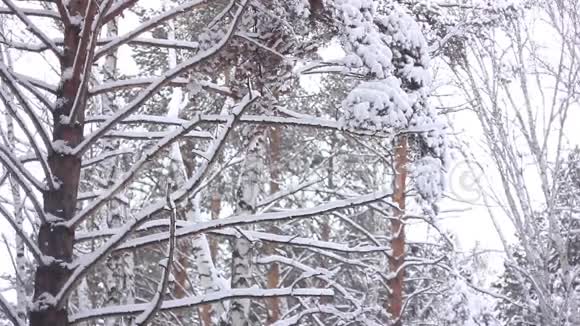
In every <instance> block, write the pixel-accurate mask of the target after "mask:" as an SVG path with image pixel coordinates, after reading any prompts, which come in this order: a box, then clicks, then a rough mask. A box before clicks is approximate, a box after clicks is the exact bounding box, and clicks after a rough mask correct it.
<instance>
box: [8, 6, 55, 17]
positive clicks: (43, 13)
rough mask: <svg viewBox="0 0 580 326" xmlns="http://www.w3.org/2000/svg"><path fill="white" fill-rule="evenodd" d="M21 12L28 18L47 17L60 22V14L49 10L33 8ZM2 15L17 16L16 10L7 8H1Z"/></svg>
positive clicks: (21, 9) (22, 9)
mask: <svg viewBox="0 0 580 326" xmlns="http://www.w3.org/2000/svg"><path fill="white" fill-rule="evenodd" d="M20 11H22V13H24V14H25V15H26V16H34V17H45V18H54V19H57V20H60V15H59V14H58V12H55V11H52V10H47V9H32V8H20ZM0 14H11V15H13V14H15V12H14V10H12V9H10V8H6V7H2V8H0Z"/></svg>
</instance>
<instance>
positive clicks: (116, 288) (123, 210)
mask: <svg viewBox="0 0 580 326" xmlns="http://www.w3.org/2000/svg"><path fill="white" fill-rule="evenodd" d="M118 34H119V33H118V27H117V21H116V20H115V19H113V20H112V21H111V22H109V23H108V24H107V37H109V38H114V37H116V36H118ZM117 62H118V60H117V51H112V52H111V53H109V54H107V55H106V56H105V64H104V67H103V68H104V69H103V74H104V78H103V82H112V81H115V79H116V74H117ZM101 101H102V111H103V112H102V114H103V115H110V114H113V113H114V112H115V111H116V105H115V97H114V94H113V93H107V94H105V95H103V96H102V97H101ZM110 142H113V141H110ZM109 146H110V148H112V149H117V148H118V147H119V146H118V143H110V144H109ZM120 163H121V162H120V161H119V160H110V161H109V162H108V163H107V164H106V170H105V173H106V174H107V175H106V176H105V178H106V179H108V180H110V181H109V183H113V182H114V180H115V178H116V177H117V171H118V170H119V164H120ZM105 213H106V214H107V224H108V226H109V228H119V227H121V226H122V225H123V224H124V222H125V221H124V220H125V218H126V217H127V216H128V213H129V210H128V207H127V204H126V203H123V202H120V201H119V200H117V199H113V200H112V201H111V202H110V203H108V204H107V210H106V212H105ZM133 259H134V258H133V254H132V253H130V252H124V253H113V254H111V256H110V257H109V258H108V259H107V263H106V267H107V268H106V276H105V279H106V280H107V282H106V284H107V287H108V293H107V296H108V297H107V303H108V304H109V305H118V304H130V303H133V301H134V296H135V295H134V279H135V277H134V271H133V265H134V262H133ZM128 323H130V320H129V321H127V322H124V320H123V319H122V318H121V319H119V318H109V319H107V321H106V325H108V326H113V325H125V324H128Z"/></svg>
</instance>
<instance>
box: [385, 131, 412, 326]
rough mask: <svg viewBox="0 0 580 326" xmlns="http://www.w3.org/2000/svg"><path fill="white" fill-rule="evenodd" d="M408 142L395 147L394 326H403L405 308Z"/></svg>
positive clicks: (389, 303)
mask: <svg viewBox="0 0 580 326" xmlns="http://www.w3.org/2000/svg"><path fill="white" fill-rule="evenodd" d="M407 163H408V140H407V137H406V136H400V137H399V138H398V139H397V143H396V145H395V162H394V170H395V178H394V181H393V202H394V203H395V204H397V205H398V206H399V208H400V210H395V212H394V214H393V215H394V216H393V219H392V220H391V237H392V240H391V247H392V251H393V255H392V257H391V258H390V259H389V269H390V272H391V273H394V274H393V275H394V278H393V279H392V280H391V281H390V282H389V288H390V291H391V292H390V295H389V296H388V299H387V301H386V302H385V305H386V308H387V311H388V312H389V313H390V315H391V318H392V319H393V320H394V321H395V322H394V324H393V325H394V326H402V324H403V323H402V320H401V313H402V308H403V295H404V288H403V287H404V279H405V270H404V269H403V263H404V261H405V224H404V220H403V217H404V211H405V197H406V195H405V191H406V182H407Z"/></svg>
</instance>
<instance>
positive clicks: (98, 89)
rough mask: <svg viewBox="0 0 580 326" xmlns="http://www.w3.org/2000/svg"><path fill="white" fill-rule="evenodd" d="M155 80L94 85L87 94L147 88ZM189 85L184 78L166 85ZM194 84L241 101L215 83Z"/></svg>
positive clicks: (122, 81)
mask: <svg viewBox="0 0 580 326" xmlns="http://www.w3.org/2000/svg"><path fill="white" fill-rule="evenodd" d="M156 78H158V77H149V78H147V77H143V78H132V79H123V80H116V81H112V82H108V83H104V84H100V85H96V86H95V87H93V88H92V89H91V90H90V91H89V94H90V95H91V96H95V95H99V94H103V93H107V92H114V91H116V90H120V89H124V88H136V87H147V86H149V85H150V84H152V83H154V82H155V80H156ZM190 83H191V81H190V80H188V79H186V78H174V79H172V80H170V81H169V83H168V85H170V86H178V87H186V86H187V85H189V84H190ZM196 83H197V84H198V85H199V86H201V88H203V89H205V90H207V91H211V92H215V93H218V94H220V95H224V96H228V97H231V98H233V99H235V100H240V99H241V96H240V94H237V93H235V92H234V91H233V90H231V89H229V88H227V87H225V86H221V85H217V84H215V83H212V82H209V81H205V80H198V81H196Z"/></svg>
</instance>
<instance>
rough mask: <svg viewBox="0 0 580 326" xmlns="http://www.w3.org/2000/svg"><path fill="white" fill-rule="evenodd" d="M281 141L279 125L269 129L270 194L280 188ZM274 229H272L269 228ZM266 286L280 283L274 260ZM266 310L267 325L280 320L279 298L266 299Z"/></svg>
mask: <svg viewBox="0 0 580 326" xmlns="http://www.w3.org/2000/svg"><path fill="white" fill-rule="evenodd" d="M281 142H282V130H281V129H280V128H279V127H273V128H272V129H270V194H275V193H277V192H278V191H279V190H280V184H279V183H278V182H279V181H280V166H279V165H280V145H281ZM271 231H274V230H271ZM275 249H276V246H275V245H274V244H273V243H268V244H267V245H266V253H267V254H268V255H273V254H274V253H275ZM266 279H267V287H268V288H269V289H275V288H277V287H278V286H279V285H280V265H279V264H278V263H276V262H274V263H272V265H270V268H269V270H268V274H267V277H266ZM266 308H267V310H268V319H267V321H266V323H267V324H268V325H270V324H273V323H275V322H276V321H278V320H280V311H281V308H280V298H278V297H272V298H268V299H267V300H266Z"/></svg>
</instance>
